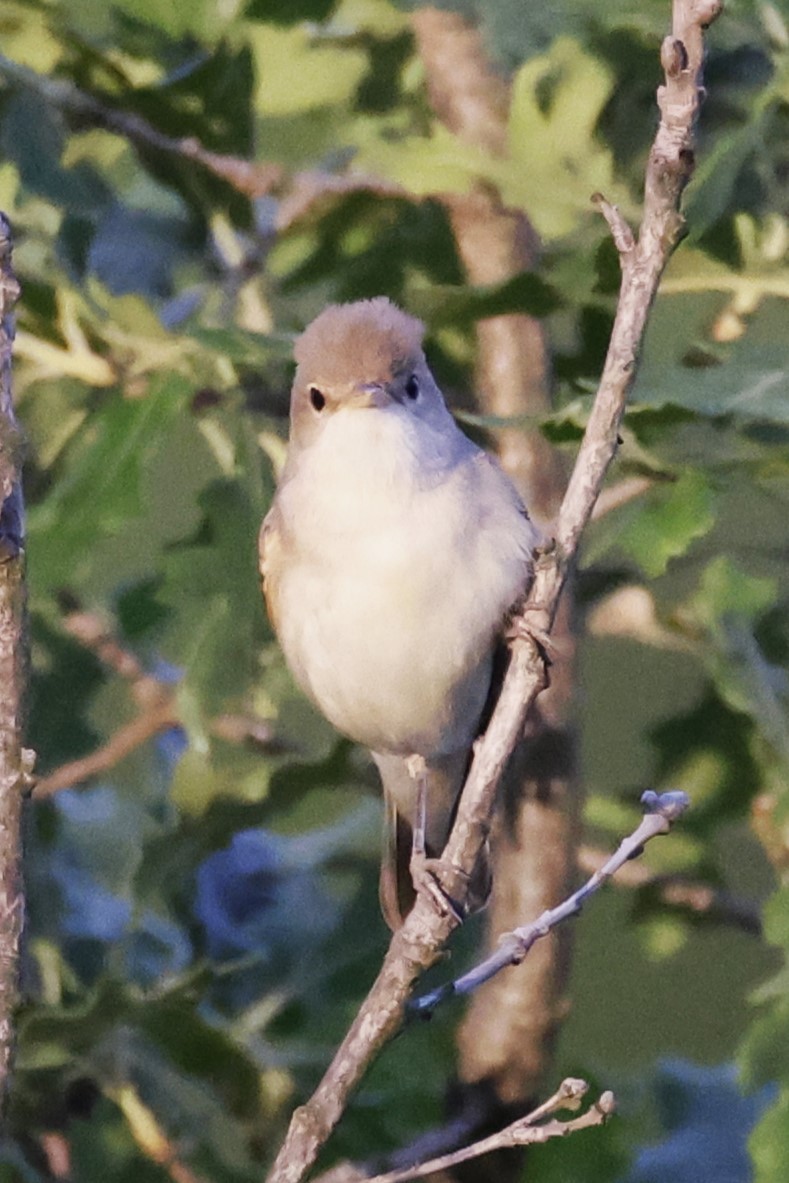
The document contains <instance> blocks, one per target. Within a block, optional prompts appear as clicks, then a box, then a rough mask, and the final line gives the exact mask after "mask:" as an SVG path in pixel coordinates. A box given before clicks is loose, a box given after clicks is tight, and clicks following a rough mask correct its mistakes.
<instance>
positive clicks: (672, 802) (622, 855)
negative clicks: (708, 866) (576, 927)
mask: <svg viewBox="0 0 789 1183" xmlns="http://www.w3.org/2000/svg"><path fill="white" fill-rule="evenodd" d="M642 801H643V802H644V804H645V806H646V808H647V812H646V814H645V815H644V817H643V818H642V820H641V823H640V824H639V826H638V827H637V828H636V829H635V830H634V831H633V833H632V834H628V836H627V838H623V839H622V841H621V842H620V844H619V846H618V848H617V850H616V851H615V852H614V854H612V855H611V857H610V858H609V859H608V860H607V861H606V862H605V863H604V864H603V866H602V867H600V868H599V869H598V870H596V871H595V872H594V874H593V875H592V876H591V877H590V878H589V879H587V881H586V883H584V885H583V886H582V887H579V889H578V891H575V892H573V894H572V895H571V896H568V898H567V899H566V900H563V901H562V903H561V904H558V905H557V907H555V908H550V909H548V910H547V911H545V912H543V914H542V915H541V916H538V917H537V919H536V920H533V921H532V922H531V924H527V925H524V926H523V927H521V928H516V929H513V931H512V932H507V933H504V935H503V936H502V937H501V938H500V939H499V945H498V948H497V949H496V951H495V952H494V953H492V954H491V956H490V957H486V958H485V960H484V961H482V962H480V964H479V965H475V966H474V968H473V969H471V970H469V971H468V973H465V974H463V976H462V977H460V978H457V979H456V981H454V982H449V983H447V984H446V985H444V986H439V987H438V988H437V989H436V990H431V991H430V993H429V994H424V995H423V996H422V997H421V998H417V999H415V1000H414V1001H413V1002H412V1003H410V1004H409V1007H408V1011H409V1013H411V1014H413V1015H414V1016H416V1017H418V1018H430V1016H431V1015H432V1014H433V1012H434V1011H435V1009H436V1007H437V1006H438V1005H439V1004H440V1003H442V1002H444V1001H445V1000H446V999H448V998H451V997H453V996H457V995H464V994H473V993H474V991H475V990H478V989H479V987H480V986H481V985H483V983H485V982H488V981H490V979H491V978H493V977H495V976H496V974H498V973H500V972H501V971H502V970H503V969H506V968H507V966H510V965H520V963H521V962H522V961H523V959H524V957H525V956H526V954H527V953H528V952H529V950H530V949H531V947H532V945H534V944H535V943H536V942H537V941H538V940H540V939H541V938H542V937H547V936H548V934H549V933H550V932H552V931H553V929H554V928H556V926H557V925H558V924H561V923H562V922H563V921H565V920H569V919H570V918H571V917H573V916H577V915H578V914H579V912H580V911H581V909H582V908H583V906H584V904H585V903H586V901H587V900H588V899H589V896H591V895H593V894H594V893H595V892H596V891H599V890H600V888H601V887H602V886H603V884H604V883H606V882H607V881H608V880H609V879H610V878H611V877H612V876H613V875H615V874H616V872H617V871H618V870H619V868H620V867H622V866H624V864H625V863H627V862H628V861H629V860H630V859H632V858H637V857H638V855H640V854H641V853H642V851H643V849H644V847H645V846H646V844H647V842H649V841H650V840H651V839H652V838H657V837H658V836H659V835H661V834H667V833H668V832H669V830H670V829H671V826H672V823H673V822H675V821H676V820H677V818H678V817H681V815H682V814H683V812H684V811H685V809H687V807H688V804H689V802H688V797H687V795H686V794H685V793H679V792H674V793H660V794H658V793H653V792H651V791H650V792H648V793H644V796H643V797H642Z"/></svg>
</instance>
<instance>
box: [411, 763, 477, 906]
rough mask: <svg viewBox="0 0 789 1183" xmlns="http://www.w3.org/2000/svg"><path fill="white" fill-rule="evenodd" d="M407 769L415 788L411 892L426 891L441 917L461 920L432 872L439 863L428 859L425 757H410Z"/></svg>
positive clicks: (437, 860) (439, 861)
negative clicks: (448, 916) (448, 913)
mask: <svg viewBox="0 0 789 1183" xmlns="http://www.w3.org/2000/svg"><path fill="white" fill-rule="evenodd" d="M406 767H407V769H408V775H409V776H410V777H411V779H412V780H413V782H414V789H415V794H414V796H415V802H414V805H415V807H414V822H413V826H412V839H411V865H410V870H411V881H412V883H413V885H414V890H415V891H416V892H417V894H419V892H425V893H426V894H427V896H428V898H429V899H430V901H431V902H432V903H433V905H434V907H435V908H436V909H437V911H438V912H439V914H440V915H442V916H443V915H445V914H446V913H447V912H451V913H452V915H454V916H455V917H456V919H457V920H458V921H462V919H463V916H462V915H461V914H460V913H459V912H458V909H457V908H456V906H455V904H454V903H453V902H452V900H451V899H450V897H449V895H448V894H447V893H446V892H445V891H444V889H443V888H442V886H441V884H440V883H439V882H438V879H437V878H436V874H435V872H436V871H437V870H440V869H441V867H442V863H441V860H440V859H435V858H428V857H427V842H426V840H425V832H426V829H427V765H426V763H425V758H424V756H416V755H414V756H409V757H408V758H407V759H406Z"/></svg>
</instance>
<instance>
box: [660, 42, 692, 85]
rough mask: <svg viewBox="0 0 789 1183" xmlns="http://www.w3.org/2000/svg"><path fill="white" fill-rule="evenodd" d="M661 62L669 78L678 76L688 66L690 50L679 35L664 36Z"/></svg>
mask: <svg viewBox="0 0 789 1183" xmlns="http://www.w3.org/2000/svg"><path fill="white" fill-rule="evenodd" d="M660 64H661V66H662V67H663V69H664V70H665V72H666V74H667V76H668V77H669V78H677V77H678V76H679V75H680V74H681V73H682V71H683V70H687V68H688V51H687V49H686V48H685V43H684V41H680V40H679V38H678V37H664V38H663V44H662V45H661V47H660Z"/></svg>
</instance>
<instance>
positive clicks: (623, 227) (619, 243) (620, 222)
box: [592, 193, 636, 263]
mask: <svg viewBox="0 0 789 1183" xmlns="http://www.w3.org/2000/svg"><path fill="white" fill-rule="evenodd" d="M592 201H593V202H594V204H595V205H596V206H597V207H598V209H599V210H600V213H601V214H602V215H603V217H604V218H605V220H606V222H607V223H608V228H609V230H610V231H611V237H612V238H613V240H614V246H615V247H616V249H617V251H618V253H619V258H620V261H621V262H622V263H624V261H625V260H626V259H628V258H629V257H630V255H632V253H633V251H634V250H635V246H636V240H635V238H634V236H633V231H632V230H631V229H630V226H629V225H628V223H627V221H626V219H625V217H624V215H623V214H622V212H621V210H620V209H619V206H618V205H612V204H611V202H610V201H608V200H606V198H605V197H604V196H603V194H602V193H594V194H593V195H592Z"/></svg>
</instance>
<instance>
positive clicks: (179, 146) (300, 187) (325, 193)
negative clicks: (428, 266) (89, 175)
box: [0, 53, 413, 231]
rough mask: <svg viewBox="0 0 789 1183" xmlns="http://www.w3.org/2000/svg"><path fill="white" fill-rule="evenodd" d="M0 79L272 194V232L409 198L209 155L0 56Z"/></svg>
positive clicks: (247, 190)
mask: <svg viewBox="0 0 789 1183" xmlns="http://www.w3.org/2000/svg"><path fill="white" fill-rule="evenodd" d="M0 74H4V75H5V76H6V77H7V78H8V79H9V80H10V81H11V82H12V83H15V84H16V85H17V86H24V87H27V88H29V89H30V90H33V91H35V93H36V94H40V95H41V96H42V97H43V98H44V99H45V100H46V101H47V102H48V103H50V104H51V105H52V106H53V107H56V108H57V109H58V110H60V111H66V112H70V113H71V114H73V115H77V116H79V118H80V119H81V120H82V121H83V122H89V123H91V124H92V125H93V126H95V127H101V128H104V129H106V130H107V131H110V132H112V133H113V134H115V135H119V136H122V137H123V138H124V139H126V140H128V141H129V143H131V144H134V145H135V147H137V148H139V149H142V150H143V151H145V152H150V151H155V152H163V153H166V154H167V155H168V156H174V157H176V158H178V159H181V160H186V161H189V163H190V164H198V165H200V167H202V168H204V169H205V170H206V171H207V172H209V173H211V174H212V175H213V176H215V177H219V178H220V179H221V180H223V181H225V182H226V183H227V184H228V185H230V186H231V187H232V188H233V189H235V190H236V192H237V193H241V194H243V195H244V196H245V197H248V198H250V199H251V200H256V199H258V198H261V197H264V196H267V195H268V194H276V195H277V196H279V197H281V198H282V200H281V202H280V205H279V209H278V213H277V218H276V230H277V231H282V230H285V229H287V228H288V227H289V226H291V225H292V224H293V223H295V222H297V221H299V220H300V219H302V218H303V217H305V216H306V215H307V214H308V213H309V212H311V211H312V210H313V208H314V206H315V205H316V204H318V203H319V202H322V201H326V200H328V199H331V198H332V197H337V196H343V195H346V194H351V193H357V192H364V193H367V192H370V193H375V194H376V195H377V196H379V197H404V196H409V195H408V194H407V193H406V191H405V190H404V189H403V188H402V186H400V185H397V184H396V183H394V182H391V181H386V180H383V179H381V178H380V177H373V176H367V175H365V174H362V173H353V172H351V171H349V172H347V173H344V174H342V175H338V174H335V173H328V172H322V171H318V170H315V169H313V170H307V171H303V172H297V173H293V174H292V175H291V174H290V173H289V172H288V170H287V169H286V168H285V166H284V165H283V164H280V163H279V162H278V161H250V160H245V159H244V158H243V157H241V156H232V155H230V154H229V153H227V152H212V151H210V149H208V148H205V147H204V146H203V145H202V144H201V143H200V141H199V140H198V139H197V137H196V136H168V135H165V134H164V132H161V131H159V130H158V128H156V127H154V126H153V124H151V123H149V122H148V121H147V120H146V119H143V118H142V116H140V115H136V114H134V113H131V112H129V111H123V110H121V109H120V108H118V107H113V106H112V105H111V103H110V100H109V99H105V100H104V101H100V100H99V99H97V98H95V97H94V96H93V95H91V94H88V93H86V92H85V91H83V90H80V89H79V87H77V86H74V84H73V83H71V82H68V81H66V80H64V79H62V78H51V77H47V76H46V75H43V74H39V73H37V71H35V70H31V69H30V67H29V66H23V65H20V63H19V62H15V61H13V60H12V59H11V58H8V57H6V56H5V54H1V53H0ZM412 200H413V198H412Z"/></svg>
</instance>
